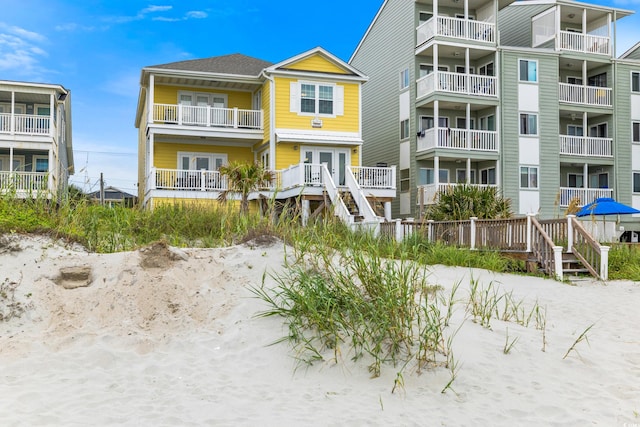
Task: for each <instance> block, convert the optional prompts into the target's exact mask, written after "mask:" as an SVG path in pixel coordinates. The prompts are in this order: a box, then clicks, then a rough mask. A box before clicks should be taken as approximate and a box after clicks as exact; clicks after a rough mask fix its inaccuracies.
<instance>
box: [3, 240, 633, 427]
mask: <svg viewBox="0 0 640 427" xmlns="http://www.w3.org/2000/svg"><path fill="white" fill-rule="evenodd" d="M284 250H285V248H284V246H283V244H282V243H280V242H272V243H269V242H261V243H257V242H253V243H249V244H246V245H239V246H232V247H228V248H220V249H183V250H181V249H174V248H168V247H166V246H163V245H155V246H152V247H149V248H145V249H144V250H141V251H136V252H127V253H117V254H108V255H103V254H91V253H87V252H86V251H84V250H83V249H82V248H80V247H77V246H76V247H65V246H63V245H61V244H59V243H55V242H52V241H51V240H50V239H49V238H46V237H38V236H8V237H7V236H6V237H5V238H4V239H2V240H1V241H0V282H4V283H5V285H4V286H8V285H9V283H16V284H17V288H16V292H15V295H16V298H17V302H19V303H21V304H22V306H23V307H25V308H26V311H25V312H24V313H23V314H22V316H21V317H19V318H12V319H10V320H8V321H2V322H0V364H1V366H2V368H3V369H2V373H1V374H0V420H2V422H1V424H2V425H10V426H14V425H15V426H33V425H51V426H75V425H78V426H81V425H82V426H84V425H131V426H138V425H142V426H176V425H180V426H189V425H193V426H196V425H197V426H201V425H247V426H251V425H266V426H281V425H385V426H386V425H430V426H434V425H443V426H459V425H471V426H473V425H478V426H489V425H491V426H495V425H499V426H502V425H504V426H507V425H508V426H514V425H515V426H517V425H525V426H529V425H530V426H538V425H557V426H566V425H600V426H623V425H629V426H630V425H640V332H639V326H638V325H639V321H640V284H638V283H632V282H621V281H620V282H613V281H612V282H609V283H606V284H603V283H599V282H595V281H583V282H580V283H578V284H577V285H575V286H571V285H568V284H564V283H558V282H556V281H553V280H549V279H544V278H535V277H525V276H514V275H505V274H495V273H492V272H487V271H484V270H473V271H472V270H469V269H466V268H451V267H443V266H433V267H431V268H430V278H429V281H430V282H432V283H434V284H440V285H442V286H443V287H444V289H445V292H447V291H448V290H450V289H451V287H452V286H453V284H454V283H456V282H458V281H462V285H461V288H460V290H459V292H458V295H459V297H460V303H459V304H456V306H455V312H454V315H453V318H452V327H453V328H457V327H458V326H459V327H460V330H459V332H458V334H457V335H456V337H455V339H454V343H453V349H454V354H455V356H456V359H457V360H458V361H459V362H460V370H459V373H458V377H457V379H456V380H455V382H454V384H453V391H452V390H449V391H447V392H446V393H444V394H443V393H441V390H442V388H443V387H444V385H445V384H446V383H447V381H448V380H449V372H448V371H447V370H446V369H444V368H433V369H430V370H428V371H422V372H421V373H420V374H418V373H417V372H416V371H415V368H413V367H409V368H408V370H407V372H405V374H404V388H403V389H400V390H396V391H395V393H392V392H391V391H392V388H393V384H394V379H395V377H396V372H397V369H395V368H393V367H391V366H388V367H385V368H383V371H382V375H381V376H380V377H379V378H375V379H372V378H370V375H369V373H368V371H367V369H366V365H364V364H362V363H355V362H352V361H351V360H350V359H349V357H348V354H345V355H344V357H343V359H344V360H341V361H340V363H338V364H336V363H335V362H334V361H330V360H327V361H326V362H322V363H317V364H315V365H313V366H311V367H306V368H305V367H302V368H300V367H298V365H297V364H296V361H295V360H294V358H293V357H292V356H293V354H292V352H291V349H290V348H289V347H288V346H287V344H278V345H269V344H270V343H273V342H274V341H276V340H277V339H278V338H280V337H282V336H283V335H284V334H285V332H286V330H285V327H284V325H283V322H282V320H281V319H277V318H267V319H262V318H255V317H254V315H255V314H256V313H257V312H259V311H260V310H263V309H265V306H264V304H263V303H262V302H261V301H260V300H257V299H255V298H253V297H252V294H251V293H250V292H249V290H248V286H252V285H253V286H257V285H260V283H261V281H262V277H263V273H264V272H265V270H266V271H268V272H278V271H280V270H281V269H282V264H283V261H284ZM68 267H81V269H80V270H81V272H80V273H82V271H84V272H85V273H87V274H89V273H90V277H88V278H87V277H84V278H83V277H82V274H77V275H76V276H74V275H73V274H71V275H67V276H65V277H61V272H65V271H67V270H65V269H67V268H68ZM82 268H84V270H83V269H82ZM76 273H77V272H76ZM471 277H473V278H474V279H477V280H479V281H480V282H481V283H482V284H484V285H485V286H486V285H488V284H490V283H491V284H492V286H496V287H499V288H500V290H501V291H504V292H511V291H512V292H513V295H514V297H517V298H518V299H523V301H524V304H526V305H527V306H528V307H532V306H533V305H534V304H535V303H536V302H537V303H538V304H539V305H540V306H541V307H546V310H547V314H546V321H547V325H546V343H545V344H544V347H545V348H544V350H545V351H542V349H543V338H542V333H541V331H540V330H539V329H536V328H535V327H533V326H529V327H524V326H520V325H518V324H516V323H514V322H502V321H499V320H493V321H492V323H491V328H490V329H488V328H483V327H482V326H480V325H479V324H477V323H474V322H473V321H472V319H471V317H470V316H469V314H468V312H467V311H466V310H465V303H464V299H465V297H466V296H467V295H468V285H469V281H470V280H469V279H470V278H471ZM266 283H267V285H273V279H271V278H269V277H268V276H267V279H266ZM65 286H66V287H65ZM591 324H593V325H594V326H593V327H592V329H590V330H589V332H588V334H587V336H588V343H587V342H580V343H578V344H577V346H576V350H577V351H572V352H570V353H569V355H568V356H567V357H566V358H565V359H563V356H564V355H565V353H566V352H567V350H568V349H569V348H570V346H571V345H572V344H573V343H574V342H575V340H576V338H577V337H578V336H579V335H580V334H581V333H582V332H583V331H584V330H585V329H586V328H587V327H588V326H590V325H591ZM507 334H508V335H509V337H510V338H511V339H513V338H517V342H516V343H515V345H514V347H513V349H512V350H511V352H510V353H509V354H504V353H503V348H504V346H505V340H506V335H507ZM296 367H298V369H296ZM454 391H455V392H454Z"/></svg>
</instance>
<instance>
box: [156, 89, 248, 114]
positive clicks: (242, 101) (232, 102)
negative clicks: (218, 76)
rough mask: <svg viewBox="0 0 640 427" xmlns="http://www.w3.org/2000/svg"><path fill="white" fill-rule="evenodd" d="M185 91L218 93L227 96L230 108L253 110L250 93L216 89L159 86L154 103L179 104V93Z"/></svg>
mask: <svg viewBox="0 0 640 427" xmlns="http://www.w3.org/2000/svg"><path fill="white" fill-rule="evenodd" d="M181 90H184V91H188V92H196V93H218V94H223V95H227V101H228V102H227V106H228V107H229V108H243V109H247V110H251V109H252V108H253V106H252V99H251V93H250V92H235V91H229V90H216V89H210V88H207V89H204V88H197V87H196V88H194V87H181V86H164V85H157V86H155V88H154V91H153V102H154V103H156V104H177V103H178V92H179V91H181Z"/></svg>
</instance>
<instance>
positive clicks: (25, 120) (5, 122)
mask: <svg viewBox="0 0 640 427" xmlns="http://www.w3.org/2000/svg"><path fill="white" fill-rule="evenodd" d="M13 122H14V128H13V132H14V133H16V134H22V135H49V131H50V127H51V117H49V116H36V115H33V114H14V115H13ZM0 133H11V114H10V113H0Z"/></svg>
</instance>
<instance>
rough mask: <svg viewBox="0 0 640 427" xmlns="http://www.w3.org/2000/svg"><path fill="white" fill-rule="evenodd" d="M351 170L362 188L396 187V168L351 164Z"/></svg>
mask: <svg viewBox="0 0 640 427" xmlns="http://www.w3.org/2000/svg"><path fill="white" fill-rule="evenodd" d="M351 171H352V172H353V176H354V177H355V178H356V182H357V183H358V185H360V187H362V188H380V189H385V188H387V189H395V188H396V168H389V167H386V168H383V167H366V166H351Z"/></svg>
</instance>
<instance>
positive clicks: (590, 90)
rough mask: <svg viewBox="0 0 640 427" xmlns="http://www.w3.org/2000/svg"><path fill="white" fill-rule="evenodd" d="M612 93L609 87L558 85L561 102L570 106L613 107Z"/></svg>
mask: <svg viewBox="0 0 640 427" xmlns="http://www.w3.org/2000/svg"><path fill="white" fill-rule="evenodd" d="M611 93H612V91H611V88H608V87H599V86H586V85H576V84H570V83H558V95H559V96H558V98H559V101H560V102H566V103H569V104H580V105H588V106H595V107H611V106H613V103H612V100H611V96H612V95H611Z"/></svg>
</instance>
